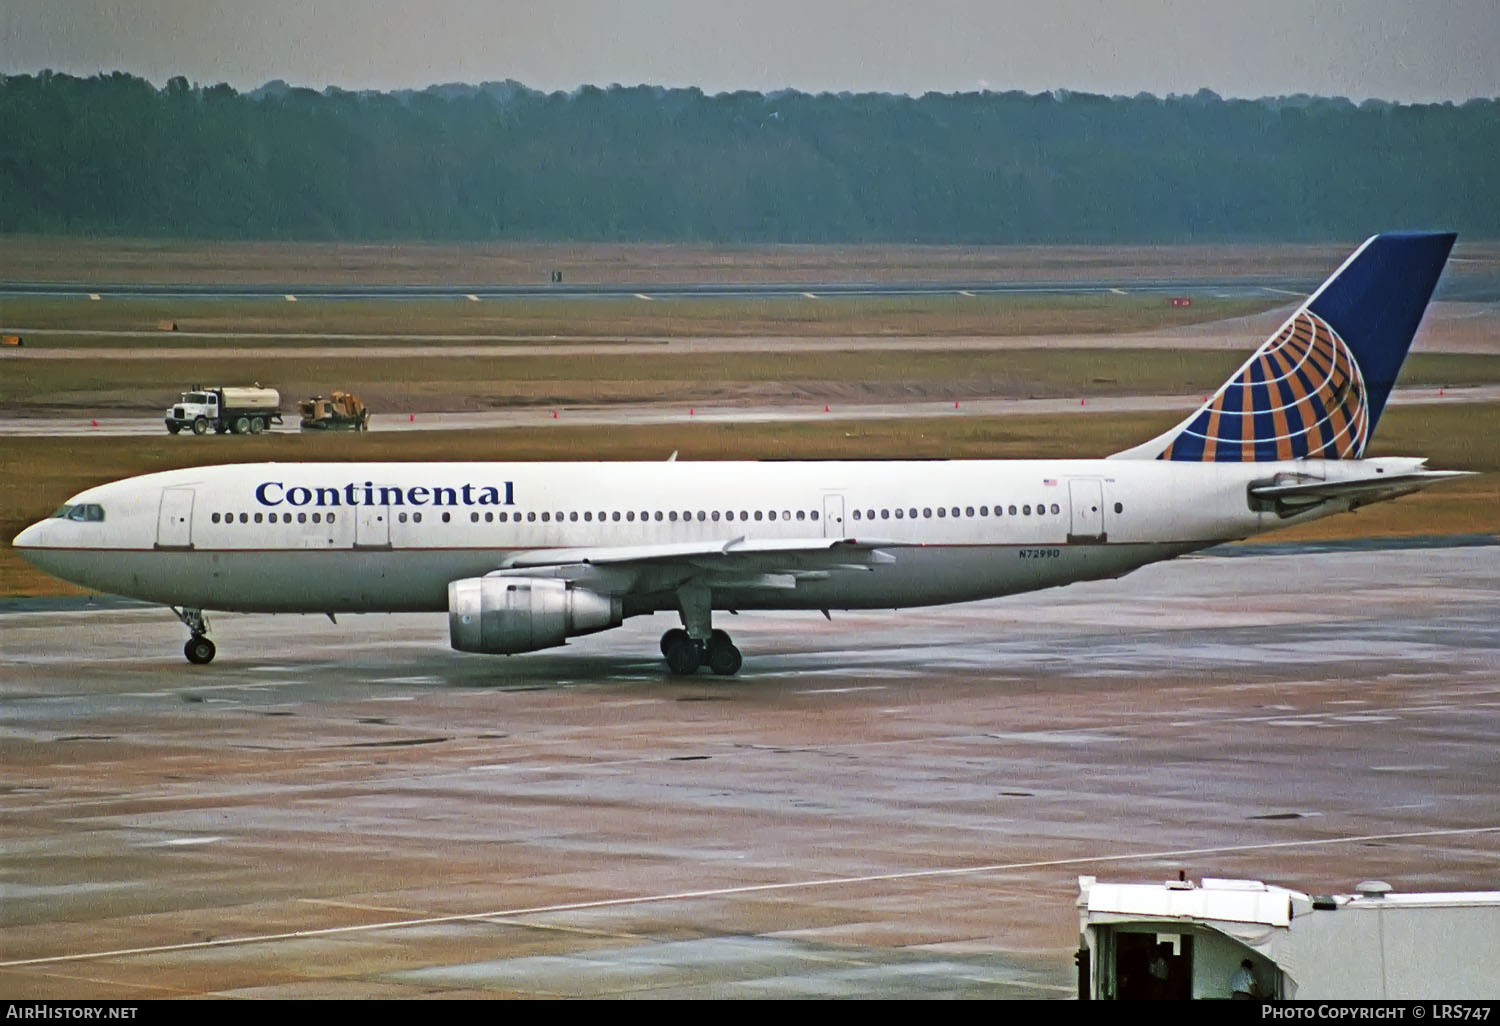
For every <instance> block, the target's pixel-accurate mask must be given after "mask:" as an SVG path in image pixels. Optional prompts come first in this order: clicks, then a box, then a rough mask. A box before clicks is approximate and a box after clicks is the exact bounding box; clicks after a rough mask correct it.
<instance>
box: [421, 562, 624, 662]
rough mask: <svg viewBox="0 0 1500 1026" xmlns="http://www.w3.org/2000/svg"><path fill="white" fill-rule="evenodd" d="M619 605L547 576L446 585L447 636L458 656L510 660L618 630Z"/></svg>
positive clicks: (469, 580) (480, 579)
mask: <svg viewBox="0 0 1500 1026" xmlns="http://www.w3.org/2000/svg"><path fill="white" fill-rule="evenodd" d="M622 619H623V617H622V616H621V611H620V600H619V599H618V598H611V597H610V596H608V595H600V594H598V593H597V592H592V591H587V590H585V589H583V588H570V587H569V586H568V585H567V583H566V582H565V581H557V580H553V579H551V578H546V577H469V578H465V579H464V580H461V581H450V582H449V583H448V636H449V639H450V640H451V642H452V644H453V647H454V648H456V649H458V650H459V651H460V652H487V653H490V654H495V655H510V654H512V653H515V652H533V651H535V650H536V649H539V648H551V647H552V646H553V645H561V644H563V643H564V642H565V641H566V640H567V639H568V638H571V637H574V636H576V635H579V634H592V633H593V632H594V631H602V630H608V629H609V628H611V627H618V626H620V623H621V621H622Z"/></svg>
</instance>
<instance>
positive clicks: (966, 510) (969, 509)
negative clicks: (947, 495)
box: [953, 506, 974, 517]
mask: <svg viewBox="0 0 1500 1026" xmlns="http://www.w3.org/2000/svg"><path fill="white" fill-rule="evenodd" d="M953 515H954V516H958V510H956V509H955V510H954V511H953ZM973 515H974V507H973V506H965V507H964V516H966V517H972V516H973Z"/></svg>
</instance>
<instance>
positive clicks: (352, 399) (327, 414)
mask: <svg viewBox="0 0 1500 1026" xmlns="http://www.w3.org/2000/svg"><path fill="white" fill-rule="evenodd" d="M297 409H298V410H300V411H301V412H302V430H303V431H368V430H370V411H369V410H368V409H366V408H365V404H364V403H362V402H360V400H359V397H358V396H356V395H351V394H350V393H348V392H334V393H333V394H331V395H315V396H313V397H312V398H311V399H301V400H298V402H297Z"/></svg>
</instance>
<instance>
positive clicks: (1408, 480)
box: [1250, 470, 1470, 517]
mask: <svg viewBox="0 0 1500 1026" xmlns="http://www.w3.org/2000/svg"><path fill="white" fill-rule="evenodd" d="M1469 474H1470V472H1469V471H1463V470H1412V471H1408V472H1406V473H1402V474H1372V475H1368V476H1366V477H1358V478H1352V479H1346V480H1341V481H1308V480H1304V479H1292V480H1277V479H1273V480H1271V481H1262V482H1258V483H1255V484H1252V485H1251V486H1250V497H1251V498H1252V499H1255V500H1259V501H1260V502H1262V503H1265V504H1266V507H1265V508H1266V509H1274V510H1275V512H1276V513H1277V514H1278V515H1280V516H1283V517H1290V516H1295V515H1297V514H1298V513H1304V512H1306V511H1307V510H1309V509H1312V508H1313V507H1314V506H1319V505H1322V504H1323V503H1325V502H1340V503H1348V505H1349V508H1350V509H1354V508H1355V507H1357V506H1367V505H1369V504H1370V503H1372V502H1381V501H1382V500H1385V499H1394V498H1396V497H1397V496H1401V495H1409V494H1411V493H1412V492H1415V491H1417V490H1419V489H1422V488H1426V487H1427V486H1428V485H1430V484H1436V483H1437V482H1439V481H1446V480H1448V479H1449V478H1454V477H1468V476H1469Z"/></svg>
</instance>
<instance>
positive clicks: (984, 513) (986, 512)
mask: <svg viewBox="0 0 1500 1026" xmlns="http://www.w3.org/2000/svg"><path fill="white" fill-rule="evenodd" d="M979 515H980V516H982V517H987V516H989V515H990V508H989V507H988V506H980V507H979Z"/></svg>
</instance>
